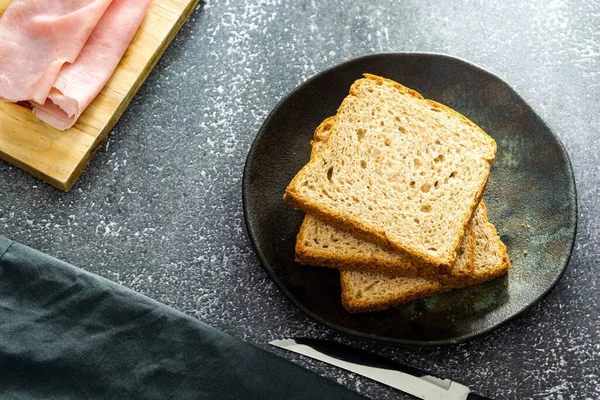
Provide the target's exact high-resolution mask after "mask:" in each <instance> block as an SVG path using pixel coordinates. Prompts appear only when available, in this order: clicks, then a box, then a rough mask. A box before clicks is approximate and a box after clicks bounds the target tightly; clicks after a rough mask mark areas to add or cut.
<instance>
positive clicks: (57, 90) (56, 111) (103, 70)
mask: <svg viewBox="0 0 600 400" xmlns="http://www.w3.org/2000/svg"><path fill="white" fill-rule="evenodd" d="M151 2H152V0H113V2H112V4H111V5H110V6H109V7H108V9H107V10H106V12H105V13H104V15H103V16H102V18H101V19H100V21H99V22H98V25H97V26H96V28H95V29H94V31H93V32H92V34H91V35H90V37H89V39H88V41H87V43H86V44H85V47H84V48H83V49H82V50H81V53H80V54H79V57H77V59H76V60H75V62H74V63H73V64H65V66H64V67H63V68H62V70H61V71H60V73H59V75H58V77H57V78H56V81H55V82H54V85H53V86H52V89H51V90H50V93H49V95H48V98H47V99H46V101H45V102H44V103H43V104H40V102H35V103H34V108H33V112H34V113H35V115H37V117H38V118H40V119H41V120H42V121H44V122H46V123H48V124H49V125H52V126H53V127H55V128H57V129H61V130H64V129H68V128H70V127H71V126H73V125H74V124H75V122H76V121H77V119H78V118H79V116H80V115H81V114H82V113H83V111H84V110H85V109H86V108H87V106H89V105H90V103H91V102H92V100H94V98H95V97H96V96H97V95H98V93H100V91H101V90H102V88H103V87H104V85H106V82H107V81H108V80H109V78H110V77H111V75H112V74H113V72H114V70H115V69H116V68H117V66H118V64H119V61H120V60H121V58H122V57H123V54H124V53H125V51H126V50H127V47H128V46H129V44H130V43H131V40H132V39H133V36H134V35H135V33H136V31H137V30H138V28H139V26H140V24H141V22H142V20H143V19H144V15H145V14H146V12H147V11H148V7H149V6H150V3H151Z"/></svg>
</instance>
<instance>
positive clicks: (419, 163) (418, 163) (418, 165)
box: [414, 158, 423, 168]
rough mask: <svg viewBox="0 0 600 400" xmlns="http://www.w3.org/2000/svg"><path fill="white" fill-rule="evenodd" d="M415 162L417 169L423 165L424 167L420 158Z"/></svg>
mask: <svg viewBox="0 0 600 400" xmlns="http://www.w3.org/2000/svg"><path fill="white" fill-rule="evenodd" d="M414 162H415V168H419V167H420V166H421V165H423V163H422V162H421V160H419V159H418V158H415V160H414Z"/></svg>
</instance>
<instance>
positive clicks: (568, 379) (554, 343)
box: [0, 0, 600, 399]
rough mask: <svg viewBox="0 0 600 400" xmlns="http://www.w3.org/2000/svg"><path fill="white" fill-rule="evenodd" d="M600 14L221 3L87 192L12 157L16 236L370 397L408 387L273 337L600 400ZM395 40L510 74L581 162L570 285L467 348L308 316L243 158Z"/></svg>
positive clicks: (153, 88)
mask: <svg viewBox="0 0 600 400" xmlns="http://www.w3.org/2000/svg"><path fill="white" fill-rule="evenodd" d="M599 26H600V8H599V7H598V6H597V4H596V3H595V2H594V1H591V0H584V1H552V2H547V1H542V0H534V1H530V2H519V1H516V0H510V1H505V2H483V1H463V2H454V1H452V2H451V1H441V2H422V1H416V0H409V1H403V2H397V1H392V0H382V1H377V2H355V1H349V0H333V1H327V2H325V1H316V0H299V1H284V0H280V1H275V0H264V1H261V0H220V1H214V0H210V1H205V2H204V3H203V5H202V6H200V7H198V8H197V9H196V11H195V12H194V13H193V14H192V16H191V18H190V20H189V21H188V23H187V24H186V25H185V26H184V27H183V29H182V31H181V32H180V34H179V35H178V36H177V37H176V38H175V40H174V41H173V43H172V45H171V46H170V47H169V49H168V50H167V52H166V53H165V55H164V57H163V58H162V59H161V60H160V61H159V63H158V65H157V67H156V68H155V70H154V71H153V72H152V73H151V75H150V77H149V78H148V80H147V82H146V83H145V84H144V86H143V87H142V88H141V89H140V92H139V94H138V95H137V96H136V97H135V98H134V100H133V102H132V104H131V105H130V106H129V108H128V110H127V111H126V112H125V114H124V116H123V117H122V118H121V120H120V122H119V123H118V124H117V126H116V127H115V129H114V131H113V132H112V133H111V135H110V136H109V139H108V140H107V141H106V142H105V143H104V144H103V145H102V146H101V147H100V150H99V151H98V153H97V154H96V156H95V157H94V159H93V160H92V162H91V164H90V166H89V167H88V168H87V170H86V171H85V172H84V174H83V175H82V177H81V179H80V181H79V182H78V183H77V184H76V185H75V187H74V189H73V190H72V191H71V192H70V193H68V194H64V193H61V192H58V191H57V190H55V189H53V188H51V187H49V186H47V185H45V184H40V183H39V181H38V180H36V179H35V178H32V177H31V176H29V175H27V174H26V173H24V172H22V171H20V170H18V169H17V168H14V167H11V166H9V165H8V164H6V163H0V234H3V235H5V236H8V237H10V238H12V239H14V240H18V241H21V242H23V243H25V244H27V245H29V246H31V247H34V248H37V249H39V250H42V251H45V252H47V253H49V254H51V255H54V256H56V257H58V258H61V259H63V260H65V261H67V262H70V263H72V264H74V265H77V266H79V267H81V268H84V269H86V270H88V271H92V272H95V273H98V274H100V275H102V276H105V277H107V278H109V279H111V280H113V281H116V282H118V283H120V284H123V285H125V286H128V287H130V288H132V289H134V290H136V291H138V292H140V293H143V294H145V295H148V296H150V297H152V298H154V299H156V300H158V301H161V302H164V303H166V304H168V305H170V306H172V307H174V308H176V309H179V310H181V311H183V312H185V313H187V314H190V315H192V316H195V317H197V318H199V319H201V320H202V321H204V322H206V323H208V324H211V325H213V326H215V327H217V328H220V329H222V330H224V331H226V332H228V333H230V334H232V335H234V336H236V337H238V338H240V339H243V340H246V341H248V342H250V343H253V344H256V345H258V346H260V347H263V348H265V349H268V350H270V351H273V352H275V353H276V354H279V355H281V356H283V357H285V358H288V359H290V360H293V361H294V362H297V363H299V364H301V365H303V366H305V367H307V368H310V369H312V370H314V371H317V372H318V373H320V374H322V375H323V376H325V377H327V378H329V379H332V380H334V381H338V382H340V383H341V384H343V385H346V386H348V387H350V388H351V389H354V390H357V391H359V392H361V393H363V394H365V395H366V396H368V397H371V398H376V399H392V398H394V399H395V398H405V397H404V396H402V395H401V394H399V392H397V391H395V390H392V389H389V388H385V387H383V386H381V385H379V384H376V383H373V382H371V381H369V380H366V379H363V378H360V377H357V376H356V375H353V374H349V373H346V372H342V371H340V370H338V369H336V368H334V367H329V366H325V365H323V364H322V363H320V362H318V361H313V360H308V359H306V358H303V357H301V356H296V355H293V354H290V353H286V352H284V351H282V350H279V349H274V348H269V346H268V345H267V344H266V342H267V341H269V340H272V339H276V338H282V337H288V336H312V337H324V338H331V339H335V340H340V341H343V342H346V343H350V344H353V345H356V346H359V347H362V348H365V349H367V350H372V351H375V352H377V353H380V354H382V355H385V356H388V357H391V358H394V359H397V360H399V361H404V362H406V363H408V364H411V365H413V366H415V367H418V368H421V369H425V370H429V371H431V372H432V373H436V374H439V375H441V376H445V377H449V378H452V379H456V380H458V381H460V382H463V383H465V384H467V385H470V386H472V387H473V388H474V390H475V391H476V392H479V393H481V394H485V395H488V396H491V397H494V398H506V399H524V398H557V399H559V398H563V399H580V398H590V399H597V398H600V383H599V382H600V337H599V334H598V332H599V331H600V302H599V300H598V297H599V296H598V292H599V291H600V284H599V278H598V265H599V264H600V244H599V243H600V201H599V200H598V199H599V198H600V156H599V154H600V151H599V150H600V139H599V136H598V132H599V131H600V114H599V113H598V110H599V109H600V30H599V29H598V27H599ZM388 51H389V52H399V51H419V52H440V53H447V54H450V55H454V56H458V57H461V58H464V59H466V60H468V61H471V62H473V63H476V64H479V65H481V66H482V67H484V68H487V69H489V70H490V71H491V72H494V73H496V74H498V75H499V76H500V77H502V78H503V79H505V80H506V81H507V82H508V83H509V84H511V85H512V86H513V87H514V88H515V89H516V90H518V91H519V93H520V94H521V95H522V96H523V97H524V98H525V99H526V100H527V101H528V102H529V103H530V104H531V105H532V106H533V108H534V109H535V110H537V111H538V112H539V113H540V114H541V116H542V117H543V118H544V119H545V120H546V122H547V123H548V124H549V125H550V127H552V129H553V130H554V131H555V132H556V134H557V135H558V136H559V137H560V138H561V140H562V141H563V143H564V144H565V146H566V148H567V151H568V152H569V154H570V156H571V161H572V163H573V167H574V170H575V174H576V180H577V189H578V194H579V230H578V236H577V242H576V245H575V251H574V254H573V257H572V260H571V263H570V266H569V268H568V270H567V272H566V274H565V276H564V278H563V280H562V281H561V283H560V284H559V285H558V286H557V288H556V289H554V290H553V291H552V292H551V293H550V295H549V296H548V297H547V298H546V299H545V300H543V301H542V302H541V303H540V304H538V305H537V306H535V307H533V309H532V310H531V311H529V312H528V313H526V314H525V315H523V316H521V317H518V318H517V319H515V320H514V321H512V322H510V323H509V324H508V325H506V326H505V327H502V328H500V329H498V330H496V331H494V332H493V333H491V334H488V335H485V336H484V337H482V338H479V339H476V340H474V341H472V342H469V343H466V344H463V345H459V346H454V347H444V348H406V347H400V348H396V347H390V346H386V345H382V344H378V343H373V342H367V341H363V340H357V339H353V338H350V337H346V336H343V335H340V334H337V333H336V332H333V331H331V330H329V329H326V328H324V327H323V326H321V325H319V324H317V323H314V322H312V321H310V320H308V319H307V318H306V317H305V316H304V315H303V314H302V313H301V312H300V311H298V310H297V309H296V308H295V307H293V306H292V305H291V303H290V302H289V301H288V300H287V299H286V298H285V297H284V296H283V295H282V294H281V293H280V292H279V291H278V290H277V288H276V287H275V286H274V285H273V283H272V282H271V281H270V279H269V278H268V277H267V275H266V274H265V273H264V271H263V270H262V268H261V267H260V265H259V263H258V261H257V259H256V256H255V255H254V253H253V252H252V250H251V248H250V244H249V241H248V239H247V237H246V232H245V226H244V220H243V214H242V204H241V177H242V170H243V165H244V162H245V157H246V154H247V152H248V149H249V147H250V145H251V143H252V140H253V139H254V136H255V134H256V132H257V131H258V129H259V127H260V125H261V124H262V122H263V121H264V119H265V118H266V116H267V115H268V113H269V112H270V110H271V109H272V108H273V107H274V106H275V105H276V104H277V102H278V101H279V100H281V99H282V98H283V97H284V96H285V95H286V94H287V93H289V92H290V91H291V90H292V89H293V88H294V87H295V86H296V85H298V84H299V83H301V82H303V81H304V80H306V79H307V78H309V77H310V76H312V75H313V74H315V73H317V72H319V71H322V70H324V69H326V68H329V67H331V66H333V65H335V64H338V63H340V62H342V61H344V60H347V59H349V58H353V57H356V56H360V55H364V54H368V53H372V52H388ZM532 225H533V223H532Z"/></svg>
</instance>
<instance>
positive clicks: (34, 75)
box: [0, 0, 112, 103]
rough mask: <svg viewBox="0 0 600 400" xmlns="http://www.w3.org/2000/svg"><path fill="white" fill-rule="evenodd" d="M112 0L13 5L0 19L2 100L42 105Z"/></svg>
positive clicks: (22, 0)
mask: <svg viewBox="0 0 600 400" xmlns="http://www.w3.org/2000/svg"><path fill="white" fill-rule="evenodd" d="M111 1H112V0H13V2H12V3H11V4H10V6H9V7H8V9H7V10H6V11H5V12H4V15H2V18H0V99H3V100H5V101H11V102H17V101H26V100H33V101H36V102H39V103H43V102H44V101H45V100H46V97H48V94H49V93H50V89H51V88H52V85H53V84H54V82H55V81H56V77H57V76H58V74H59V72H60V70H61V68H62V66H63V64H65V63H71V62H73V61H75V59H76V58H77V56H79V53H80V52H81V49H82V48H83V46H84V45H85V43H86V42H87V40H88V37H89V36H90V34H91V33H92V31H93V29H94V28H95V27H96V25H97V23H98V21H99V20H100V18H101V17H102V15H103V14H104V12H105V11H106V9H107V7H108V6H109V5H110V3H111Z"/></svg>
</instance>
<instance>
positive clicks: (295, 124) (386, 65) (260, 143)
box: [243, 54, 577, 345]
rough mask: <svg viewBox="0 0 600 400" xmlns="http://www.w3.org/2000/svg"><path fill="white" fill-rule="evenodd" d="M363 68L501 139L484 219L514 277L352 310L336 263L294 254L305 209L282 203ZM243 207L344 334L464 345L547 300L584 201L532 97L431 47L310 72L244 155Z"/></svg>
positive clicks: (277, 262)
mask: <svg viewBox="0 0 600 400" xmlns="http://www.w3.org/2000/svg"><path fill="white" fill-rule="evenodd" d="M364 72H369V73H373V74H376V75H381V76H383V77H386V78H390V79H393V80H396V81H398V82H400V83H402V84H404V85H406V86H408V87H410V88H412V89H415V90H417V91H418V92H420V93H421V94H422V95H423V96H424V97H426V98H430V99H433V100H436V101H438V102H440V103H443V104H446V105H448V106H450V107H452V108H454V109H456V110H457V111H459V112H461V113H462V114H464V115H465V116H467V117H468V118H469V119H471V120H472V121H473V122H475V123H476V124H478V125H479V126H481V127H482V128H483V129H484V130H485V131H486V132H487V133H488V134H490V135H491V136H492V137H493V138H494V139H495V140H496V143H497V144H498V153H497V158H496V163H495V164H494V166H493V167H492V172H491V175H490V179H489V183H488V185H487V189H486V192H485V195H484V199H485V201H486V204H487V207H488V213H489V219H490V221H491V222H492V223H494V224H495V225H496V227H497V229H498V231H499V232H500V235H501V237H502V240H503V241H504V243H505V244H506V245H507V248H508V253H509V256H510V258H511V260H512V270H511V272H510V274H509V275H508V276H507V277H503V278H499V279H496V280H494V281H491V282H488V283H485V284H482V285H478V286H475V287H471V288H467V289H461V290H455V291H452V292H450V293H446V294H443V295H439V296H435V297H432V298H429V299H423V300H418V301H415V302H412V303H410V304H407V305H401V306H398V307H394V308H392V309H390V310H387V311H383V312H377V313H367V314H358V315H353V314H349V313H347V312H346V311H345V310H344V308H343V307H342V305H341V302H340V284H339V275H338V273H337V271H335V270H331V269H327V268H320V267H310V266H304V265H299V264H296V263H295V262H294V245H295V239H296V234H297V233H298V229H299V227H300V224H301V222H302V218H303V213H302V212H300V211H296V210H294V209H292V207H290V206H289V205H286V204H284V203H283V201H282V196H283V193H284V191H285V188H286V186H287V184H288V183H289V182H290V180H291V179H292V177H293V176H294V175H295V174H296V173H297V172H298V171H299V170H300V169H301V168H302V166H303V165H304V164H305V163H306V162H307V161H308V159H309V153H310V140H311V137H312V134H313V131H314V129H315V128H316V127H317V126H318V125H319V123H320V122H321V121H322V120H323V119H325V118H326V117H328V116H331V115H334V114H335V113H336V110H337V107H338V106H339V104H340V103H341V101H342V99H343V98H344V97H345V96H346V95H347V93H348V89H349V88H350V85H351V84H352V82H354V80H356V79H358V78H360V77H361V75H362V74H363V73H364ZM243 198H244V213H245V218H246V225H247V227H248V232H249V235H250V239H251V240H252V244H253V246H254V249H255V251H256V254H257V255H258V257H259V259H260V261H261V263H262V265H263V267H264V268H265V270H266V271H267V273H268V274H269V275H270V277H271V278H272V279H273V280H274V281H275V283H276V284H277V286H279V288H280V289H281V290H282V291H283V293H285V295H286V296H287V297H288V298H289V299H290V300H291V301H292V302H293V303H294V304H295V305H296V306H297V307H298V308H300V309H301V310H302V311H303V312H305V313H306V314H307V315H308V316H309V317H311V318H313V319H315V320H317V321H319V322H321V323H323V324H324V325H326V326H328V327H330V328H333V329H337V330H339V331H342V332H345V333H348V334H351V335H355V336H360V337H363V338H368V339H374V340H379V341H383V342H388V343H397V344H416V345H440V344H449V343H457V342H462V341H465V340H467V339H470V338H473V337H476V336H478V335H481V334H483V333H485V332H489V331H490V330H492V329H494V328H496V327H498V326H499V325H501V324H502V323H504V322H506V321H508V320H510V319H511V318H513V317H515V316H516V315H518V314H520V313H522V312H523V311H524V310H526V309H528V308H529V307H531V306H532V305H533V304H534V303H536V302H537V301H538V300H540V299H541V298H542V297H543V296H544V295H545V294H546V293H548V291H549V290H550V289H551V288H552V287H553V286H554V285H555V284H556V283H557V282H558V280H559V279H560V277H561V276H562V274H563V272H564V270H565V268H566V266H567V263H568V260H569V257H570V255H571V251H572V248H573V243H574V239H575V230H576V225H577V221H576V220H577V200H576V193H575V182H574V178H573V171H572V169H571V165H570V162H569V159H568V156H567V154H566V152H565V149H564V148H563V146H562V144H561V143H560V141H559V140H558V138H557V137H556V136H555V135H554V133H553V132H552V131H551V130H550V128H549V127H548V126H547V125H546V124H545V123H544V122H543V121H542V120H541V119H540V117H539V116H538V115H537V114H536V113H535V112H534V111H533V110H532V109H531V107H529V106H528V105H527V104H526V103H525V101H524V100H523V99H522V98H521V97H520V96H519V95H518V94H517V93H516V92H515V91H514V90H513V89H511V88H510V86H508V85H507V84H506V83H505V82H503V81H502V80H501V79H500V78H498V77H497V76H495V75H493V74H491V73H489V72H486V71H485V70H483V69H481V68H479V67H476V66H474V65H472V64H469V63H467V62H465V61H462V60H459V59H456V58H452V57H448V56H443V55H436V54H376V55H371V56H366V57H362V58H358V59H355V60H352V61H349V62H346V63H344V64H341V65H339V66H337V67H334V68H332V69H330V70H327V71H325V72H322V73H320V74H318V75H317V76H315V77H313V78H311V79H310V80H308V81H307V82H305V83H304V84H302V85H301V86H299V87H298V88H297V89H296V90H294V91H293V92H292V93H291V94H290V95H289V96H287V97H286V98H285V99H284V100H282V101H281V102H280V103H279V105H278V106H277V107H276V108H275V109H274V110H273V111H272V112H271V114H270V115H269V117H268V118H267V120H266V121H265V123H264V125H263V126H262V128H261V129H260V132H259V133H258V136H257V137H256V140H255V141H254V144H253V146H252V148H251V150H250V154H249V155H248V160H247V163H246V168H245V171H244V182H243Z"/></svg>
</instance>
